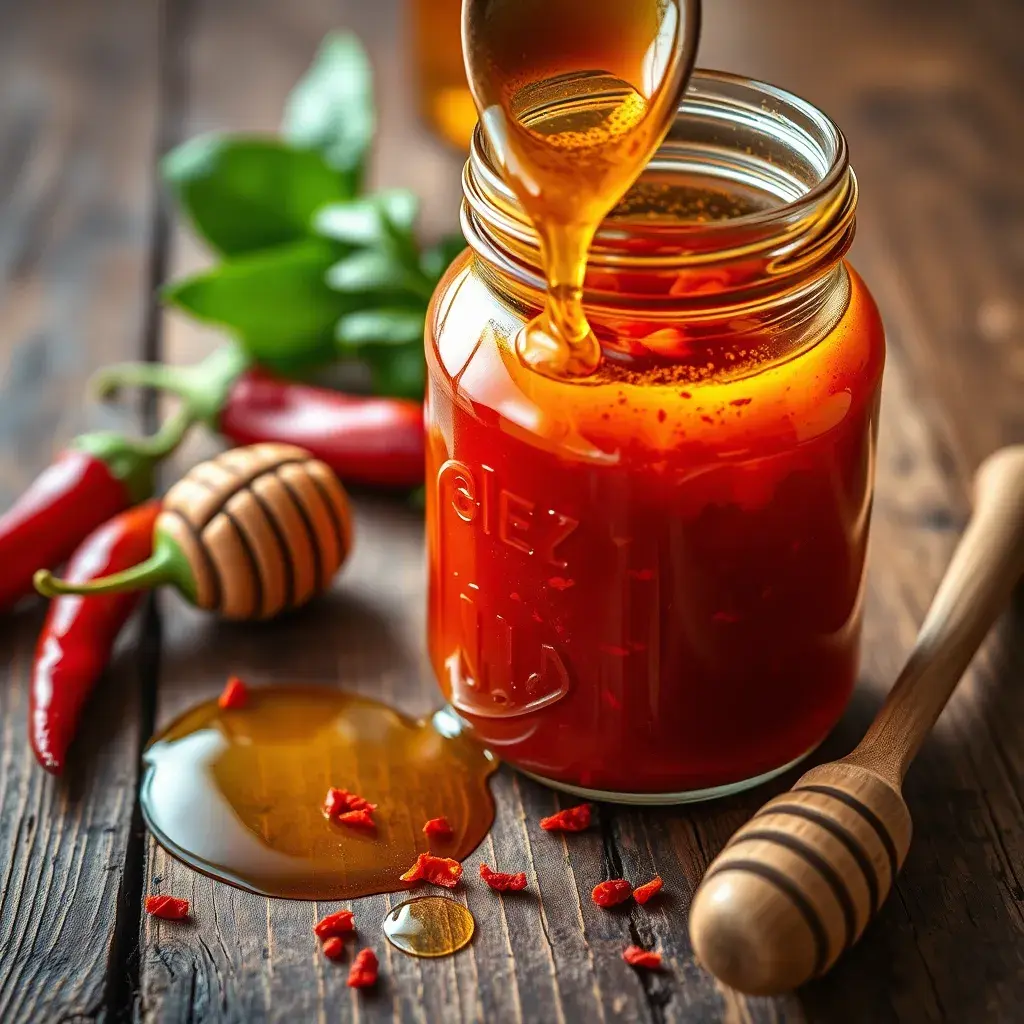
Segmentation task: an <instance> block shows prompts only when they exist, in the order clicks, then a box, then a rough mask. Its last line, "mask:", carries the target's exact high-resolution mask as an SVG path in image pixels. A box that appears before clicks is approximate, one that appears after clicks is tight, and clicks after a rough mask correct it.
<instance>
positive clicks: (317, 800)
mask: <svg viewBox="0 0 1024 1024" xmlns="http://www.w3.org/2000/svg"><path fill="white" fill-rule="evenodd" d="M145 763H146V772H145V777H144V779H143V784H142V810H143V814H144V815H145V819H146V823H147V825H148V826H149V828H150V830H151V831H152V832H153V834H154V835H155V836H156V838H157V840H158V842H160V844H161V845H162V846H164V847H166V848H167V849H168V850H169V851H170V852H171V853H172V854H174V855H175V856H177V857H178V858H180V859H181V860H183V861H185V863H187V864H189V865H190V866H192V867H194V868H197V869H198V870H200V871H204V872H206V873H207V874H209V875H212V876H214V877H215V878H219V879H221V880H223V881H226V882H230V883H232V884H234V885H237V886H240V887H241V888H244V889H249V890H251V891H253V892H257V893H260V894H262V895H265V896H285V897H292V898H298V899H348V898H351V897H355V896H365V895H368V894H370V893H382V892H396V891H399V890H402V889H405V888H406V886H405V884H404V883H403V882H401V881H400V880H399V875H401V873H402V872H403V871H405V870H406V869H407V868H408V867H409V865H410V864H412V863H413V861H415V859H416V856H417V854H418V853H420V852H422V851H424V850H427V849H428V848H429V849H431V850H432V852H434V853H437V854H439V855H442V856H445V857H454V858H455V859H456V860H461V859H462V858H464V857H465V856H467V855H468V854H469V853H470V852H472V850H473V849H474V848H475V847H476V846H477V845H478V844H479V843H480V841H481V840H482V839H483V837H484V836H485V835H486V834H487V831H488V829H489V828H490V826H491V824H492V822H493V820H494V801H493V798H492V797H491V793H490V789H489V787H488V782H487V780H488V777H489V776H490V775H491V773H492V772H493V771H494V770H495V767H496V761H495V760H494V759H493V758H492V757H491V756H490V755H489V754H487V753H486V752H485V751H483V750H482V749H481V748H480V747H479V746H477V745H476V744H475V743H474V742H473V741H472V740H470V739H468V738H467V737H466V736H464V735H463V734H462V731H461V726H460V723H459V720H458V719H457V718H456V717H455V716H454V715H453V714H452V713H451V712H448V711H440V712H438V713H437V714H436V715H434V716H433V718H431V719H427V720H425V721H416V720H414V719H411V718H408V717H406V716H405V715H402V714H400V713H399V712H398V711H396V710H394V709H393V708H390V707H388V706H387V705H385V704H382V703H380V702H379V701H375V700H370V699H368V698H365V697H359V696H356V695H354V694H350V693H345V692H344V691H341V690H335V689H330V688H327V687H312V686H301V687H300V686H296V687H284V686H274V687H266V688H263V687H256V688H252V689H251V690H250V694H249V702H248V704H247V705H246V706H245V707H244V708H240V709H237V710H229V711H222V710H221V709H219V708H218V706H217V702H216V701H215V700H211V701H208V702H206V703H204V704H200V705H198V706H197V707H195V708H193V709H192V710H191V711H188V712H186V713H185V714H184V715H182V716H181V717H180V718H179V719H177V721H175V722H173V723H172V724H171V725H170V726H168V727H167V728H166V729H165V730H164V731H163V732H162V733H160V734H159V735H158V736H157V737H156V738H155V739H154V740H153V742H152V743H151V744H150V746H149V747H148V749H147V750H146V754H145ZM330 786H337V787H339V788H344V789H348V790H350V791H351V792H355V793H359V794H360V795H362V796H364V797H365V798H366V799H367V800H369V801H371V802H373V803H375V804H377V805H378V808H377V810H376V811H375V812H374V819H375V821H376V828H375V829H373V830H368V829H356V828H352V827H346V826H344V825H339V824H337V823H334V822H330V821H328V820H326V819H325V818H324V816H323V814H322V813H321V806H322V804H323V801H324V797H325V795H326V793H327V789H328V787H330ZM442 815H443V816H445V817H446V818H447V819H448V821H449V822H450V823H451V826H452V829H453V833H454V834H453V836H452V838H451V839H447V840H444V841H440V842H439V841H437V840H436V839H435V840H433V841H432V842H431V843H430V844H428V841H427V837H426V836H425V835H424V834H423V831H422V829H423V823H424V822H425V821H426V820H427V819H428V818H436V817H440V816H442Z"/></svg>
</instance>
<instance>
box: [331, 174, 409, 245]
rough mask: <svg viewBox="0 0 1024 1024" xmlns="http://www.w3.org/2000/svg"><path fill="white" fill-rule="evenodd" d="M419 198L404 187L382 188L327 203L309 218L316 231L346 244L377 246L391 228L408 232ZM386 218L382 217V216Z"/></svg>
mask: <svg viewBox="0 0 1024 1024" xmlns="http://www.w3.org/2000/svg"><path fill="white" fill-rule="evenodd" d="M419 204H420V201H419V199H418V198H417V197H416V195H415V194H414V193H412V192H409V191H408V190H407V189H400V188H396V189H385V190H384V191H381V192H377V193H376V194H375V195H373V196H364V197H360V198H357V199H351V200H349V201H348V202H341V203H331V204H330V205H329V206H325V207H323V209H321V210H319V211H318V212H317V214H316V216H315V217H314V218H313V228H314V230H315V231H316V232H317V234H319V235H322V236H323V237H324V238H330V239H332V240H333V241H335V242H342V243H344V244H345V245H350V246H381V245H385V244H387V243H388V241H389V240H390V238H391V237H392V232H393V231H395V230H399V231H403V232H405V233H406V234H407V235H412V230H413V227H414V225H415V223H416V215H417V214H418V213H419ZM385 218H386V220H385Z"/></svg>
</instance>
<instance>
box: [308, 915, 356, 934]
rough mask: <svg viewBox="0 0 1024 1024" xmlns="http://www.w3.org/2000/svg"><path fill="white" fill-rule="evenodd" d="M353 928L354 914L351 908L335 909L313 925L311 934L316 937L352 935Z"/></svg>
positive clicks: (353, 932)
mask: <svg viewBox="0 0 1024 1024" xmlns="http://www.w3.org/2000/svg"><path fill="white" fill-rule="evenodd" d="M355 930H356V923H355V915H354V914H353V913H352V911H351V910H336V911H335V912H334V913H333V914H328V915H327V916H326V917H325V918H323V919H322V920H320V921H317V923H316V924H315V925H313V934H314V935H315V936H316V937H317V938H318V939H329V938H332V937H334V936H345V935H354V934H355Z"/></svg>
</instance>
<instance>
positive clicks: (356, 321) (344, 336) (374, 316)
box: [335, 309, 424, 352]
mask: <svg viewBox="0 0 1024 1024" xmlns="http://www.w3.org/2000/svg"><path fill="white" fill-rule="evenodd" d="M423 323H424V311H423V310H422V309H420V310H410V309H364V310H361V311H359V312H356V313H349V314H348V315H346V316H342V317H341V319H340V320H338V325H337V329H336V331H335V337H336V338H337V340H338V344H339V346H340V348H341V350H342V352H345V351H349V352H351V351H353V350H355V351H359V350H360V349H361V348H363V347H364V346H366V345H372V346H383V345H394V346H399V345H417V346H418V347H420V348H422V344H423Z"/></svg>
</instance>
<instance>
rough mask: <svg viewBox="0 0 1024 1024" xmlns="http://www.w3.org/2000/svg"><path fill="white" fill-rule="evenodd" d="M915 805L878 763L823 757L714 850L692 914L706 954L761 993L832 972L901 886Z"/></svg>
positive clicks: (717, 968)
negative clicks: (875, 768) (874, 766)
mask: <svg viewBox="0 0 1024 1024" xmlns="http://www.w3.org/2000/svg"><path fill="white" fill-rule="evenodd" d="M910 832H911V824H910V812H909V811H908V810H907V805H906V804H905V803H904V802H903V797H902V796H901V795H900V793H899V791H898V790H897V789H894V788H893V786H892V785H891V784H890V783H889V782H888V781H886V780H885V779H883V778H881V777H880V776H879V775H877V774H875V773H874V772H872V771H870V770H868V769H866V768H861V767H858V766H855V765H847V764H843V763H842V762H835V763H833V764H826V765H821V766H820V767H818V768H814V769H812V770H811V771H809V772H808V773H807V774H806V775H804V776H803V777H802V778H801V779H800V781H799V782H797V784H796V785H795V786H794V787H793V789H792V790H790V791H789V792H788V793H784V794H782V795H781V796H778V797H776V798H775V799H774V800H770V801H769V802H768V803H767V804H765V806H764V807H763V808H761V810H760V811H759V812H758V813H757V814H756V815H755V816H754V817H753V818H752V819H751V820H750V821H749V822H747V824H746V825H744V826H743V827H742V828H741V829H740V830H739V831H738V832H737V833H736V834H735V835H734V836H733V837H732V839H730V840H729V842H728V844H727V845H726V847H725V849H724V850H722V852H721V853H720V854H719V855H718V857H717V858H715V860H714V862H713V863H712V865H711V867H710V868H709V869H708V872H707V874H706V875H705V876H704V881H703V883H702V884H701V886H700V888H699V889H698V890H697V894H696V896H695V897H694V901H693V906H692V908H691V911H690V935H691V937H692V940H693V946H694V950H695V951H696V953H697V957H698V959H699V960H700V961H701V963H702V964H703V965H704V966H705V967H706V968H707V969H708V970H709V971H711V973H712V974H714V975H715V976H716V977H717V978H719V979H721V980H722V981H724V982H725V983H726V984H727V985H731V986H732V987H733V988H737V989H739V990H740V991H742V992H748V993H750V994H751V995H767V994H771V993H774V992H779V991H785V990H787V989H791V988H795V987H796V986H798V985H800V984H802V983H803V982H805V981H806V980H807V979H809V978H812V977H815V976H816V975H819V974H821V973H822V972H823V971H826V970H828V968H829V967H831V966H832V964H834V963H835V961H836V959H837V958H838V957H839V954H840V953H842V951H843V950H844V949H846V948H847V947H848V946H851V945H852V944H853V943H854V942H856V941H857V939H859V938H860V936H861V933H862V932H863V931H864V929H865V927H866V926H867V923H868V921H869V920H870V919H871V917H872V915H873V914H874V913H875V912H876V911H877V910H878V908H879V907H880V906H881V904H882V901H883V900H884V899H885V898H886V896H887V895H888V894H889V890H890V889H891V888H892V884H893V881H894V879H895V876H896V872H897V871H898V870H899V868H900V865H901V864H902V863H903V858H904V857H905V856H906V854H907V849H908V848H909V846H910Z"/></svg>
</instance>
